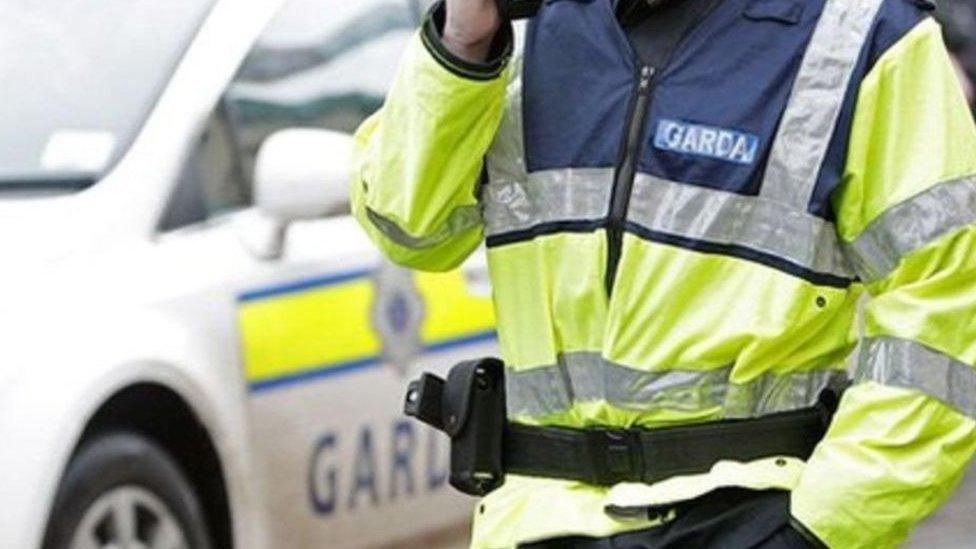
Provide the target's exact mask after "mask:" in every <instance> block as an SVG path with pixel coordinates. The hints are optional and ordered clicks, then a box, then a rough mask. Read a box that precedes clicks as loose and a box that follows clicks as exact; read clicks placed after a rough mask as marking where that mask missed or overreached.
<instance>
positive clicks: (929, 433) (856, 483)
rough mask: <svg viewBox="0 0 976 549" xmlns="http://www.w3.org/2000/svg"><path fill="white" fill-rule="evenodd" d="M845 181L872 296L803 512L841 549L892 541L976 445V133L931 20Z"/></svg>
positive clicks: (801, 489) (863, 113)
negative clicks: (846, 384) (855, 357)
mask: <svg viewBox="0 0 976 549" xmlns="http://www.w3.org/2000/svg"><path fill="white" fill-rule="evenodd" d="M846 172H847V173H846V177H845V182H844V186H843V187H842V188H841V189H840V190H839V192H838V193H837V195H836V196H835V197H834V198H835V200H834V206H835V211H836V212H837V217H838V231H839V233H840V235H841V237H842V240H843V241H844V242H845V245H846V247H847V249H848V251H849V255H850V256H851V258H852V260H853V261H854V262H855V264H856V268H857V271H858V274H859V276H860V278H861V279H862V281H863V282H864V285H865V287H866V288H867V290H868V293H869V295H870V300H869V301H868V303H867V304H866V306H865V310H864V326H863V337H862V341H861V351H860V355H859V357H858V364H857V367H856V371H855V374H854V385H853V387H852V388H851V389H850V390H849V391H848V392H847V393H846V394H845V396H844V398H843V399H842V401H841V404H840V407H839V410H838V412H837V415H836V416H835V419H834V421H833V423H832V425H831V427H830V429H829V432H828V434H827V436H826V438H825V439H824V441H823V442H822V443H821V444H820V445H819V447H818V448H817V450H816V452H815V453H814V455H813V456H812V457H811V459H810V460H809V462H808V464H807V467H806V469H805V471H804V473H803V476H802V478H801V480H800V483H799V485H798V486H797V488H796V489H795V490H794V492H793V497H792V512H793V515H794V517H795V518H796V519H797V520H798V521H799V522H800V523H801V524H802V525H804V526H806V528H807V529H808V530H809V531H810V532H812V533H813V534H816V536H817V537H818V538H820V540H822V541H823V542H824V543H826V544H827V545H828V546H830V547H838V548H840V547H842V548H845V549H846V548H854V547H871V548H876V547H892V546H896V545H898V544H899V543H901V542H902V541H904V540H905V539H906V537H907V536H908V535H909V533H910V532H911V530H912V528H913V527H914V526H915V525H916V524H917V523H918V522H919V521H921V520H922V519H923V518H925V517H926V516H928V515H929V514H930V513H932V512H933V511H934V510H935V509H937V508H938V507H939V506H940V505H941V504H942V503H944V502H945V501H946V500H947V499H948V498H949V496H950V495H951V494H952V492H953V490H954V489H955V488H956V486H957V485H958V483H959V482H960V480H961V478H962V476H963V474H964V472H965V470H966V468H967V466H968V464H969V462H970V459H971V457H972V456H973V454H974V452H976V424H974V420H973V418H974V417H976V369H974V365H976V224H974V223H976V176H974V174H976V130H974V127H973V121H972V118H971V116H970V113H969V111H968V108H967V106H966V103H965V100H964V98H963V94H962V92H961V89H960V85H959V83H958V81H957V80H956V74H955V71H954V70H953V67H952V64H951V61H950V59H949V56H948V54H947V52H946V50H945V47H944V45H943V42H942V38H941V33H940V30H939V27H938V25H937V24H936V23H934V22H933V21H932V20H926V21H924V22H922V23H920V24H919V25H918V26H917V27H915V28H914V29H913V30H912V31H910V32H909V33H908V34H907V35H905V36H904V37H903V38H902V39H901V40H900V41H899V42H898V43H896V44H895V45H894V46H893V47H892V48H891V49H889V50H888V51H887V52H885V53H884V54H883V56H882V57H881V58H880V59H879V60H878V62H877V64H876V65H875V66H874V68H872V70H871V72H870V73H869V75H868V76H867V78H866V79H865V80H864V82H863V83H862V85H861V89H860V94H859V97H858V100H857V105H856V110H855V118H854V129H853V131H852V135H851V141H850V145H849V153H848V160H847V169H846Z"/></svg>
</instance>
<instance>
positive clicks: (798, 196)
mask: <svg viewBox="0 0 976 549" xmlns="http://www.w3.org/2000/svg"><path fill="white" fill-rule="evenodd" d="M882 3H883V0H827V3H826V5H825V6H824V9H823V13H822V14H821V16H820V21H819V22H818V23H817V28H816V29H815V30H814V32H813V36H812V38H811V39H810V43H809V45H808V47H807V51H806V53H805V54H804V57H803V62H802V64H801V65H800V71H799V73H798V75H797V77H796V81H795V82H794V84H793V90H792V92H791V95H790V99H789V102H788V103H787V106H786V111H785V112H784V114H783V119H782V121H781V122H780V127H779V131H778V134H777V136H776V138H775V140H774V142H773V146H772V150H771V151H770V157H769V163H768V164H767V167H766V175H765V179H764V180H763V184H762V190H761V191H760V193H761V194H762V196H764V197H766V198H767V199H769V200H774V201H776V202H781V203H783V204H789V205H791V206H793V207H794V208H797V209H801V210H806V208H807V206H808V205H809V203H810V199H811V197H812V196H813V190H814V187H815V186H816V183H817V177H818V176H819V174H820V168H821V166H822V165H823V161H824V158H825V157H826V155H827V149H828V147H829V145H830V143H831V140H832V138H833V135H834V130H835V128H836V126H837V120H838V118H839V117H840V112H841V108H842V107H843V105H844V98H845V95H846V93H847V88H848V86H849V85H850V82H851V78H852V76H853V74H854V68H855V66H856V65H857V60H858V57H859V56H860V53H861V49H862V48H863V47H864V44H865V42H866V39H867V36H868V33H869V32H870V30H871V26H872V24H873V23H874V20H875V18H876V16H877V14H878V11H879V10H880V8H881V4H882Z"/></svg>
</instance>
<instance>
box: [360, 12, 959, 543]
mask: <svg viewBox="0 0 976 549" xmlns="http://www.w3.org/2000/svg"><path fill="white" fill-rule="evenodd" d="M503 4H504V3H503ZM540 4H541V8H540V9H539V11H538V13H537V15H535V16H534V17H533V18H532V19H531V20H530V21H529V22H528V25H527V32H526V33H525V36H524V40H517V38H516V33H514V32H513V29H512V26H511V25H510V24H509V22H508V21H507V20H506V19H505V18H504V17H502V16H500V15H499V11H498V9H497V6H496V3H495V2H494V0H446V2H440V3H438V4H437V5H435V6H434V7H433V9H432V11H431V12H430V14H429V16H428V18H427V20H426V22H425V24H424V26H423V28H422V29H421V31H420V32H419V34H418V36H417V38H416V39H415V40H414V42H413V43H412V44H411V45H410V47H409V48H408V49H407V51H406V52H405V55H404V58H403V60H402V62H401V65H400V69H399V73H398V76H397V78H396V81H395V83H394V85H393V87H392V90H391V92H390V94H389V96H388V98H387V101H386V103H385V105H384V107H383V109H382V110H381V111H380V112H379V113H378V114H377V115H375V116H374V117H373V118H371V119H370V120H369V121H367V122H366V123H365V124H364V125H363V126H362V128H360V130H359V132H358V134H357V143H358V153H357V154H358V156H357V162H356V166H355V180H354V191H353V193H354V210H355V213H356V215H357V216H358V218H359V220H360V222H361V223H362V224H363V226H364V227H365V229H366V231H367V232H368V233H369V234H370V236H371V237H372V238H373V239H374V240H375V242H376V243H377V244H378V245H379V246H380V247H381V248H382V249H383V250H384V251H385V252H386V254H388V255H389V256H390V257H391V258H393V259H394V260H395V261H397V262H399V263H402V264H404V265H408V266H411V267H414V268H419V269H428V270H447V269H452V268H454V267H456V266H457V265H459V264H460V263H461V262H462V261H464V259H465V258H466V257H468V256H469V254H471V253H472V251H473V250H475V249H476V248H477V247H478V246H479V245H480V244H481V243H483V242H485V243H486V244H487V254H488V260H489V266H490V272H491V276H492V281H493V288H494V300H495V306H496V311H497V319H498V330H499V337H500V343H501V348H502V352H503V356H504V359H505V362H506V365H507V370H506V373H505V384H506V393H507V394H506V398H507V409H508V421H509V425H508V428H507V431H506V435H505V436H506V437H508V438H507V439H506V440H507V442H506V457H505V467H506V469H507V470H506V473H507V476H506V478H505V483H504V485H502V486H501V487H499V488H497V489H496V490H494V491H492V492H491V493H490V494H489V495H488V496H487V497H485V498H484V499H483V500H482V501H481V503H480V504H479V505H478V506H477V511H476V513H475V522H474V530H473V542H472V543H473V545H474V546H475V547H511V546H558V547H655V548H656V547H731V548H739V547H803V546H823V545H826V546H830V547H843V548H852V547H871V548H874V547H890V546H896V545H898V544H899V543H900V542H902V541H903V540H905V539H906V538H907V536H908V535H909V533H910V532H911V531H912V529H913V527H914V526H915V525H916V524H918V522H919V521H921V520H922V519H923V518H925V517H926V516H927V515H929V514H930V513H931V512H933V511H934V510H935V509H936V508H938V507H939V506H940V505H941V504H942V503H943V502H944V501H945V500H946V499H947V498H948V497H949V496H950V494H951V493H952V491H953V489H954V488H955V487H956V485H957V483H958V482H959V480H960V478H961V477H962V475H963V473H964V471H965V470H966V467H967V464H968V463H969V461H970V458H971V457H972V455H973V453H974V451H976V421H974V418H976V370H974V364H976V225H974V222H976V175H974V174H976V130H974V127H973V121H972V118H971V117H970V116H969V114H968V109H967V106H966V103H965V100H964V98H963V95H962V93H961V91H960V89H959V85H958V82H957V80H956V76H955V74H954V70H953V66H952V63H951V61H950V58H949V56H948V54H947V52H946V49H945V46H944V44H943V41H942V37H941V35H940V29H939V27H938V24H937V23H936V22H935V21H934V20H933V19H932V18H931V17H930V14H929V11H930V8H931V5H930V4H928V3H927V2H925V1H923V0H660V1H654V2H649V3H646V4H643V5H633V3H632V2H627V1H626V0H622V1H620V2H612V0H546V1H545V2H540ZM516 42H519V43H518V44H516ZM516 52H517V53H516ZM865 294H866V295H867V296H868V297H869V298H870V299H869V300H867V303H866V305H865V307H864V311H863V322H856V321H855V320H856V316H857V311H858V303H859V302H860V301H861V298H862V296H863V295H865ZM858 342H859V343H860V346H859V349H860V350H859V355H858V358H857V365H856V368H855V369H854V372H853V379H852V385H851V386H850V387H849V388H848V389H847V390H846V392H843V397H842V398H841V400H840V403H839V406H837V407H836V410H835V411H834V410H833V408H834V407H833V406H832V405H831V403H830V398H831V395H836V394H840V391H839V389H838V388H839V387H840V386H841V383H840V380H841V378H844V377H846V375H845V368H846V365H847V362H848V357H849V355H850V354H851V353H852V352H853V351H854V349H855V347H856V346H857V344H858ZM831 411H833V412H834V413H833V415H832V417H831V415H830V414H831ZM817 413H819V414H820V415H819V416H816V415H815V414H817ZM816 417H819V418H821V419H822V420H823V425H826V424H827V423H828V422H829V429H825V428H824V427H823V426H822V425H821V426H819V427H818V425H820V424H817V425H815V424H814V423H815V422H812V420H811V418H816ZM824 431H826V432H824Z"/></svg>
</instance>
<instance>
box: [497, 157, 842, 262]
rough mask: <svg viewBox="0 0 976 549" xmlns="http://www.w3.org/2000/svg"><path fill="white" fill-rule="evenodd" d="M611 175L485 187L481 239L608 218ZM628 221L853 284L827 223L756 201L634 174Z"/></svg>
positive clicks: (601, 172)
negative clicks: (738, 248)
mask: <svg viewBox="0 0 976 549" xmlns="http://www.w3.org/2000/svg"><path fill="white" fill-rule="evenodd" d="M612 186H613V170H612V169H609V168H605V169H567V170H553V171H546V172H538V173H534V174H531V175H529V176H528V179H527V180H525V181H523V182H517V181H506V182H501V183H491V184H489V185H487V186H486V188H485V191H484V194H483V200H484V205H485V211H484V215H485V225H486V234H487V235H488V236H489V237H492V236H497V235H500V234H506V233H512V232H517V231H524V230H528V229H530V228H532V227H536V226H540V225H545V224H547V223H559V222H564V223H565V222H574V221H590V220H601V219H603V218H605V217H606V215H607V211H608V208H609V204H610V195H611V192H612ZM628 221H630V222H632V223H634V224H636V225H639V226H641V227H643V228H645V229H647V230H650V231H655V232H660V233H666V234H668V235H671V236H678V237H682V238H687V239H692V240H697V241H705V242H711V243H715V244H726V245H735V246H742V247H745V248H750V249H753V250H756V251H759V252H763V253H766V254H769V255H773V256H776V257H778V258H782V259H785V260H787V261H789V262H791V263H794V264H796V265H798V266H800V267H804V268H806V269H810V270H812V271H815V272H818V273H825V274H831V275H835V276H838V277H842V278H849V279H852V278H854V270H853V268H852V267H851V266H850V265H849V263H848V262H847V258H846V256H845V255H844V253H843V251H842V249H841V247H840V243H839V241H838V239H837V232H836V229H835V227H834V225H833V224H832V223H829V222H827V221H825V220H823V219H821V218H819V217H816V216H814V215H811V214H809V213H807V212H806V211H805V209H804V210H796V209H791V208H789V207H788V206H785V205H783V204H778V203H774V202H771V201H769V200H766V199H764V198H762V197H752V196H743V195H738V194H734V193H729V192H726V191H721V190H715V189H710V188H706V187H700V186H696V185H687V184H683V183H676V182H673V181H666V180H663V179H659V178H655V177H651V176H648V175H644V174H639V175H638V176H637V178H636V179H635V181H634V187H633V193H632V194H631V199H630V208H629V210H628Z"/></svg>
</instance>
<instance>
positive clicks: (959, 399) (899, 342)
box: [854, 337, 976, 418]
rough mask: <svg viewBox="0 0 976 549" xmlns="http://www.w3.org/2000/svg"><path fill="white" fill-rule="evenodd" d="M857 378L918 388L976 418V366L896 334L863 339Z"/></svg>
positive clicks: (858, 379) (894, 385)
mask: <svg viewBox="0 0 976 549" xmlns="http://www.w3.org/2000/svg"><path fill="white" fill-rule="evenodd" d="M861 345H862V348H861V357H860V361H859V364H858V367H857V371H856V372H855V375H854V379H855V380H856V381H875V382H877V383H880V384H882V385H889V386H892V387H901V388H903V389H914V390H917V391H921V392H923V393H925V394H927V395H929V396H932V397H935V398H937V399H939V400H941V401H943V402H945V403H947V404H950V405H952V406H955V407H956V408H957V409H958V410H959V411H961V412H963V413H965V414H967V415H969V416H970V417H972V418H976V368H973V366H970V365H969V364H965V363H963V362H960V361H958V360H955V359H954V358H952V357H950V356H948V355H945V354H943V353H940V352H938V351H936V350H934V349H930V348H928V347H926V346H924V345H922V344H920V343H916V342H914V341H909V340H907V339H898V338H893V337H878V338H870V339H867V340H865V341H863V342H862V344H861Z"/></svg>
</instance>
